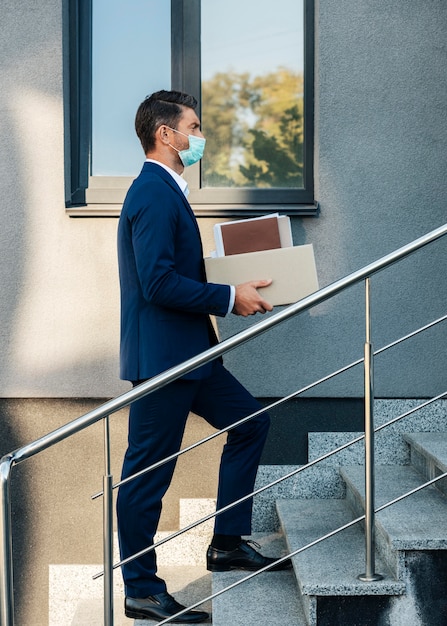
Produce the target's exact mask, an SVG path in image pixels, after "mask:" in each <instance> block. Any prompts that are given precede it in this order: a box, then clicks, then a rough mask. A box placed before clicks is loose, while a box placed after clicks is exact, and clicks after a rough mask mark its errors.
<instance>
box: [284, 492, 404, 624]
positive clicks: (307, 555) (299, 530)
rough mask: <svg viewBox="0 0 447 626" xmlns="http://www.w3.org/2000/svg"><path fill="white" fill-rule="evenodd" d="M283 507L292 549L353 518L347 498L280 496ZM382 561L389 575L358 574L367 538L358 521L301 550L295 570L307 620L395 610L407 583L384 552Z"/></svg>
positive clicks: (342, 619) (366, 617)
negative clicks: (372, 578)
mask: <svg viewBox="0 0 447 626" xmlns="http://www.w3.org/2000/svg"><path fill="white" fill-rule="evenodd" d="M277 508H278V515H279V518H280V521H281V525H282V528H283V532H284V535H285V538H286V542H287V547H288V549H289V552H292V551H294V550H297V549H299V548H301V547H303V546H305V545H307V544H308V543H311V542H312V541H314V540H316V539H318V538H320V537H322V536H324V535H326V534H328V533H330V532H332V531H333V530H335V529H336V528H339V527H340V526H344V525H345V524H346V523H347V522H349V521H351V520H352V519H353V516H352V513H351V510H350V509H349V507H348V505H347V503H346V501H345V500H337V499H333V500H280V501H278V502H277ZM377 561H378V565H379V567H380V570H381V573H382V574H383V579H382V580H380V581H377V582H373V583H371V582H362V581H360V580H359V579H358V576H359V575H360V574H362V573H363V572H364V571H365V539H364V534H363V531H362V528H361V527H360V526H359V525H358V524H357V525H355V526H353V527H350V528H348V529H345V530H343V531H342V532H340V533H339V534H337V535H335V536H333V537H331V538H329V539H327V540H325V541H323V542H322V543H319V544H317V545H315V546H312V547H311V548H308V549H307V550H305V551H304V552H302V553H300V554H298V555H297V556H295V557H294V559H293V563H294V571H295V574H296V577H297V582H298V588H299V590H300V594H301V597H302V602H303V607H304V609H305V613H306V619H307V623H308V624H309V625H311V626H316V625H317V624H318V625H319V626H322V625H328V626H329V625H330V626H336V625H338V624H340V625H343V626H347V625H348V624H358V623H361V624H362V626H363V625H364V626H367V625H369V624H371V625H375V624H379V623H382V622H381V621H380V619H382V617H383V615H384V614H389V613H390V612H391V611H392V610H393V607H394V605H395V600H396V597H399V596H402V594H404V592H405V585H404V584H403V583H402V582H400V581H397V580H396V579H395V578H394V577H393V575H392V573H391V571H390V569H389V568H388V567H387V565H386V563H385V562H382V561H381V560H380V557H379V556H378V555H377ZM352 620H354V621H352ZM355 620H359V621H355ZM383 623H386V622H383Z"/></svg>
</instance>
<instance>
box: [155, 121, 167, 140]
mask: <svg viewBox="0 0 447 626" xmlns="http://www.w3.org/2000/svg"><path fill="white" fill-rule="evenodd" d="M157 135H158V136H159V138H160V139H161V141H162V142H163V143H164V144H166V145H167V144H168V143H169V128H168V127H167V126H166V125H165V124H162V125H161V126H160V128H159V129H158V130H157Z"/></svg>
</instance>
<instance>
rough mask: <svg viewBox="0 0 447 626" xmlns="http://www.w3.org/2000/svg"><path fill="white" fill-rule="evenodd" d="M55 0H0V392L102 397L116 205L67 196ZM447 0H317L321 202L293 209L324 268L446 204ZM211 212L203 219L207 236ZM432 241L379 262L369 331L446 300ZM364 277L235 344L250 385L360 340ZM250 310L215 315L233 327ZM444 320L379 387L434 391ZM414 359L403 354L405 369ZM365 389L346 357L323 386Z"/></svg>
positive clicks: (427, 223)
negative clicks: (70, 212) (72, 204)
mask: <svg viewBox="0 0 447 626" xmlns="http://www.w3.org/2000/svg"><path fill="white" fill-rule="evenodd" d="M61 4H62V3H60V2H56V1H55V0H44V1H43V2H39V3H38V4H36V3H35V2H31V0H22V1H21V2H20V3H16V2H11V1H10V0H5V1H4V2H2V5H1V8H0V10H1V16H2V27H3V28H2V31H3V35H2V38H1V42H0V50H1V54H0V75H1V84H2V89H1V90H0V138H1V141H0V155H1V158H0V194H1V198H2V200H1V202H0V220H1V223H2V227H1V229H0V246H1V256H2V263H1V265H0V280H1V283H0V284H1V285H2V297H1V299H0V349H1V353H2V357H3V358H2V359H1V361H0V395H1V396H3V397H77V396H79V397H105V396H110V395H115V394H117V393H119V392H120V391H122V390H124V389H127V385H126V384H125V383H121V382H120V381H119V380H118V363H117V356H118V315H119V311H118V283H117V268H116V254H115V236H116V226H117V220H116V219H82V218H81V219H70V218H69V217H68V216H67V215H66V213H65V210H64V143H63V142H64V137H63V124H64V118H63V52H62V8H63V7H62V5H61ZM446 21H447V5H445V3H444V2H442V1H440V0H439V1H430V2H426V0H415V1H414V2H412V3H410V4H408V3H407V2H404V1H403V0H399V1H398V0H395V1H393V2H384V1H380V0H378V1H375V2H370V1H367V0H361V1H358V0H356V1H354V0H352V1H346V2H342V3H340V2H337V1H336V0H321V1H320V2H318V3H317V7H316V33H317V43H316V98H315V120H316V142H315V146H316V154H315V166H316V189H317V192H316V199H317V200H318V201H319V202H320V204H321V214H320V216H319V217H318V218H304V219H294V223H293V231H294V237H295V243H296V244H300V243H309V242H311V243H313V244H314V246H315V253H316V259H317V266H318V271H319V276H320V283H321V285H322V286H323V285H326V284H328V283H330V282H332V281H333V280H335V279H338V278H340V277H341V276H343V275H345V274H346V273H348V272H350V271H352V270H355V269H357V268H359V267H361V266H362V265H364V264H365V263H368V262H370V261H372V260H374V259H376V258H378V257H380V256H381V255H383V254H385V253H387V252H390V251H391V250H393V249H394V248H396V247H398V246H401V245H403V244H405V243H407V242H409V241H411V240H412V239H413V238H415V237H418V236H420V235H422V234H423V233H425V232H427V231H429V230H431V229H433V228H435V227H437V226H439V225H440V224H442V223H443V222H444V221H445V219H446V215H447V211H446V202H445V197H446V187H447V176H446V175H445V174H446V165H445V152H446V145H447V128H446V118H447V115H446V113H447V111H446V102H447V98H446V96H447V93H446V91H447V79H446V71H447V70H446V68H447V63H446V61H447V59H446V56H447V55H446V44H445V27H446ZM212 223H213V221H212V220H210V219H202V220H201V224H200V227H201V230H202V232H203V234H204V239H205V250H209V248H210V247H211V241H210V234H211V230H212ZM446 245H447V242H440V243H437V244H435V246H433V249H432V250H431V251H424V252H422V253H419V254H418V255H416V256H415V257H414V258H412V259H411V260H408V261H405V263H404V264H402V265H400V266H396V267H395V268H393V269H392V270H391V271H390V272H388V273H387V276H389V278H390V280H385V278H386V276H385V274H384V275H380V276H379V277H377V278H375V279H374V280H373V316H374V322H373V340H374V343H375V345H376V346H377V347H379V346H380V345H382V344H383V343H385V342H388V341H390V340H392V339H394V338H395V337H396V336H397V335H400V334H404V333H406V332H408V331H409V330H412V329H413V328H415V327H417V326H418V325H419V324H421V323H423V322H426V321H427V315H428V317H429V318H431V317H432V316H433V317H435V316H437V315H439V314H440V313H442V312H445V308H446V300H447V296H446V280H447V279H446V274H445V272H444V267H445V256H446V255H445V249H446ZM362 311H363V293H362V289H361V288H355V289H352V290H351V292H349V293H348V294H346V295H342V296H338V297H337V298H335V299H334V300H333V301H331V302H330V303H326V304H325V305H322V306H320V307H318V308H316V309H315V310H314V311H312V312H310V313H306V314H303V315H301V316H300V317H299V318H297V319H295V320H293V321H290V322H288V323H286V324H285V325H284V326H283V327H282V328H280V329H277V330H275V331H273V332H272V333H271V334H269V335H264V336H263V337H262V338H261V340H257V341H255V342H253V343H250V344H248V345H246V346H244V347H243V348H241V349H239V350H236V351H234V352H232V353H231V354H229V355H228V357H227V359H226V360H227V363H228V364H229V366H230V367H231V369H233V371H234V372H235V373H236V374H237V375H239V376H240V377H241V379H242V380H243V381H244V382H245V383H246V384H247V385H248V386H249V387H250V389H251V390H252V391H253V392H254V393H255V394H257V395H264V396H265V395H272V396H277V395H280V394H283V393H287V392H290V391H292V390H294V389H296V388H299V387H301V386H303V385H304V384H307V383H309V382H310V381H311V380H312V379H314V378H316V377H320V376H322V375H324V374H326V373H328V372H329V371H331V370H333V369H336V368H338V367H339V366H341V365H344V364H345V363H346V362H349V361H351V360H353V359H356V358H358V357H359V356H361V354H362V344H363V332H364V328H363V319H362ZM252 322H253V320H249V321H247V320H240V319H236V318H234V317H231V318H230V319H227V320H223V321H221V323H220V330H221V334H222V336H223V337H225V336H227V335H228V334H234V333H235V332H237V331H238V330H240V329H241V328H244V327H246V325H247V324H248V323H252ZM445 335H446V331H445V330H444V331H441V330H436V331H430V334H429V342H428V343H429V345H428V349H429V350H433V351H434V353H435V354H434V356H432V355H431V354H425V348H424V351H422V350H421V342H419V340H418V341H416V342H414V343H413V344H412V346H411V347H410V348H408V349H405V350H404V349H399V351H398V352H396V355H395V356H394V357H391V356H390V357H388V356H386V357H382V358H381V359H382V360H381V363H384V364H385V363H386V364H387V366H388V368H387V370H386V371H381V366H380V367H379V364H378V365H377V368H376V377H377V386H378V393H379V394H380V395H386V396H414V395H430V394H431V393H433V392H434V391H436V390H439V384H440V381H441V380H442V378H443V372H444V371H445V366H446V362H445V359H446V357H445V355H444V354H445V353H444V350H443V349H442V348H443V346H444V345H445V338H446V337H445ZM403 366H405V368H408V369H406V371H405V372H404V371H403ZM313 393H314V394H315V395H321V396H356V395H359V394H360V393H361V376H360V375H359V374H349V375H346V376H344V377H343V379H341V380H340V381H338V382H336V383H331V384H327V385H325V387H324V388H323V387H321V389H319V390H317V391H315V392H313Z"/></svg>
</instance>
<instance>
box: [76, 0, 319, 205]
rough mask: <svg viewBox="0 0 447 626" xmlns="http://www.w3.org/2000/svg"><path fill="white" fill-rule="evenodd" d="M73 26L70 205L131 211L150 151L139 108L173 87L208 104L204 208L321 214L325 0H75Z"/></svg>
mask: <svg viewBox="0 0 447 626" xmlns="http://www.w3.org/2000/svg"><path fill="white" fill-rule="evenodd" d="M69 35H70V39H69V41H70V79H71V82H70V95H71V98H70V106H71V109H70V118H69V119H70V136H71V143H70V145H71V150H70V158H71V188H70V190H69V191H70V193H69V198H68V201H67V205H68V206H69V207H74V206H82V205H84V206H85V205H88V206H90V207H91V206H92V205H93V206H94V209H92V210H93V211H94V212H99V213H101V206H100V205H103V206H104V207H105V206H107V205H109V206H108V208H107V209H105V210H106V211H107V214H110V211H112V213H114V212H116V213H118V212H119V209H120V205H121V203H122V201H123V199H124V195H125V193H126V190H127V188H128V187H129V185H130V183H131V180H132V178H134V177H135V176H136V175H137V174H138V172H139V170H140V168H141V165H142V162H143V159H144V155H143V152H142V149H141V146H140V145H139V142H138V138H137V137H136V135H135V131H134V126H133V123H134V116H135V111H136V108H137V106H138V104H139V103H140V102H141V101H142V100H143V99H144V97H145V96H146V95H148V94H150V93H151V92H153V91H156V90H158V89H170V88H172V89H179V90H182V91H186V92H189V93H192V94H194V95H195V96H196V97H197V98H198V99H199V102H200V105H199V107H200V108H199V116H200V117H201V120H202V128H203V133H204V135H205V137H206V139H207V145H206V149H205V156H204V158H203V159H202V161H201V163H199V164H196V165H194V166H192V167H190V168H187V169H186V170H185V178H187V180H188V183H189V187H190V190H191V193H190V196H189V200H190V202H191V204H192V205H193V208H194V210H195V211H196V213H197V214H198V215H247V216H248V215H259V214H262V213H263V212H269V211H272V209H274V210H278V207H280V208H281V210H282V211H284V212H287V213H290V214H304V215H306V214H314V213H315V212H316V206H315V204H314V203H313V167H312V166H313V0H275V2H274V3H273V2H271V0H258V1H257V2H256V3H254V2H250V3H249V2H245V3H241V2H240V1H239V0H226V1H225V2H219V1H218V0H206V2H205V1H201V0H171V2H168V1H167V0H166V2H160V1H159V0H71V2H70V33H69ZM110 205H116V207H110ZM73 213H75V214H76V213H79V212H76V211H73ZM81 213H82V212H81ZM79 214H80V213H79Z"/></svg>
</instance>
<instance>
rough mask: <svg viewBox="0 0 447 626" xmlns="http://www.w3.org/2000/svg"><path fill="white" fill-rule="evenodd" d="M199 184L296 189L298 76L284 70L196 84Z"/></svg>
mask: <svg viewBox="0 0 447 626" xmlns="http://www.w3.org/2000/svg"><path fill="white" fill-rule="evenodd" d="M202 126H203V133H204V135H205V137H206V139H207V145H206V150H205V157H204V159H203V161H202V185H203V186H204V187H264V188H268V187H287V188H290V187H293V188H297V187H302V185H303V76H302V75H301V74H296V73H294V72H292V71H290V70H288V69H286V68H280V69H279V70H278V71H277V72H275V73H270V74H265V75H262V76H256V77H254V78H251V77H250V75H249V74H237V73H235V72H229V73H225V74H224V73H217V74H215V75H214V76H213V77H212V78H211V79H210V80H208V81H206V82H203V83H202Z"/></svg>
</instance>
